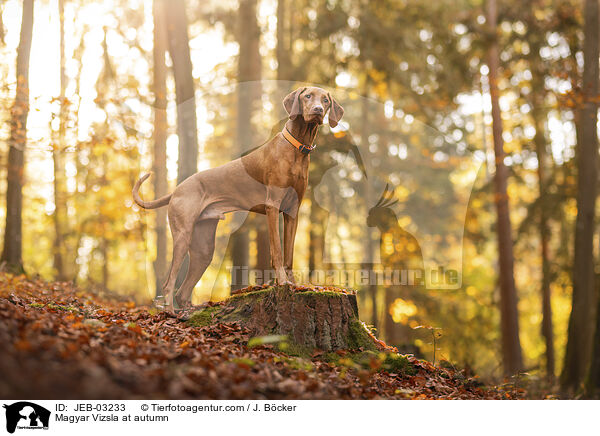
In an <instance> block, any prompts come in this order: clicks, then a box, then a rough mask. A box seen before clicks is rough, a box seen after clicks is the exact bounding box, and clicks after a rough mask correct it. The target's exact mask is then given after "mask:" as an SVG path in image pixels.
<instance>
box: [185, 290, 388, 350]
mask: <svg viewBox="0 0 600 436" xmlns="http://www.w3.org/2000/svg"><path fill="white" fill-rule="evenodd" d="M298 289H300V290H298ZM332 289H333V288H326V290H323V288H318V287H315V288H299V287H289V286H271V287H267V288H265V289H259V290H251V291H249V292H243V293H239V294H236V295H233V296H232V297H230V298H228V299H227V300H225V301H224V302H222V303H221V304H218V305H214V306H209V307H205V308H203V309H201V310H198V311H196V312H194V313H192V314H191V315H190V317H189V320H188V322H189V323H190V324H192V325H196V326H206V325H210V324H214V323H232V322H237V323H240V325H242V326H243V327H246V328H248V329H249V330H250V332H251V334H252V336H268V335H282V336H286V337H287V341H288V343H289V344H290V345H291V346H295V347H298V348H299V349H300V350H304V351H309V350H313V349H319V350H323V351H335V350H340V349H348V350H371V351H377V350H382V349H385V348H386V346H385V344H384V343H383V342H381V341H379V340H377V339H376V338H375V336H373V334H372V333H371V332H370V331H369V330H368V329H367V327H366V326H365V325H364V324H363V323H362V322H361V321H360V320H359V318H358V305H357V302H356V292H355V291H345V290H332Z"/></svg>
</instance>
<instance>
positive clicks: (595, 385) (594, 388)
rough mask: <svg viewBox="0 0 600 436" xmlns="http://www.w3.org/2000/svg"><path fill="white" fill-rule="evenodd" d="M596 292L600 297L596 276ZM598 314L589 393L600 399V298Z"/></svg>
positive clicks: (599, 287)
mask: <svg viewBox="0 0 600 436" xmlns="http://www.w3.org/2000/svg"><path fill="white" fill-rule="evenodd" d="M596 290H597V294H598V295H600V280H599V277H598V275H596ZM596 310H597V312H596V334H595V337H594V350H593V353H592V364H591V365H590V371H589V378H588V386H587V389H586V390H587V391H588V394H589V397H591V398H595V399H600V316H599V315H598V314H600V298H599V299H598V307H597V309H596Z"/></svg>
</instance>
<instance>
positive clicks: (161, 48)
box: [152, 0, 167, 295]
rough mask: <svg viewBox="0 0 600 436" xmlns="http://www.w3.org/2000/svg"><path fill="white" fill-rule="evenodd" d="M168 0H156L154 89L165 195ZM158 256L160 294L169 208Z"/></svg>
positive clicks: (160, 188)
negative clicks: (165, 8)
mask: <svg viewBox="0 0 600 436" xmlns="http://www.w3.org/2000/svg"><path fill="white" fill-rule="evenodd" d="M163 1H164V0H154V3H153V14H154V49H153V52H152V53H153V64H154V68H153V82H152V85H153V88H154V89H153V92H154V156H153V171H154V194H155V196H156V197H157V198H158V197H162V196H163V195H165V194H166V193H167V147H166V144H167V66H166V64H165V54H166V50H167V39H166V23H165V17H164V13H163V11H164V7H163V5H162V3H163ZM155 229H156V259H155V260H154V276H155V278H156V295H159V294H160V293H161V286H162V282H163V281H164V279H165V277H166V272H167V209H166V208H159V209H157V210H156V223H155Z"/></svg>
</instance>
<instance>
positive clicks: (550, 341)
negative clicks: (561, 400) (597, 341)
mask: <svg viewBox="0 0 600 436" xmlns="http://www.w3.org/2000/svg"><path fill="white" fill-rule="evenodd" d="M541 86H543V85H541ZM540 103H541V102H540ZM538 107H539V106H538ZM539 112H540V110H539V109H537V108H534V110H533V116H534V118H535V124H536V126H535V128H536V132H535V137H534V138H533V141H534V142H535V148H536V154H537V158H538V169H537V172H538V186H539V199H540V247H541V249H540V254H541V256H542V287H541V294H542V336H543V337H544V342H545V344H546V373H547V375H548V379H549V380H553V379H554V371H555V364H554V329H553V327H552V298H551V293H550V282H551V280H550V258H549V251H548V250H549V248H548V245H549V242H550V230H549V228H548V216H547V207H548V205H547V201H546V179H545V160H546V140H545V138H544V126H543V122H541V117H542V115H544V114H545V112H544V111H542V114H540V113H539Z"/></svg>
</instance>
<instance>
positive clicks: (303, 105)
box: [283, 86, 344, 127]
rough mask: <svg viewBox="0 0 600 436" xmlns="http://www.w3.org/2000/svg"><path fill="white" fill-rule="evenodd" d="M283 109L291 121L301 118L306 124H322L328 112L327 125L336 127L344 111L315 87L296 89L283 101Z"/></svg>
mask: <svg viewBox="0 0 600 436" xmlns="http://www.w3.org/2000/svg"><path fill="white" fill-rule="evenodd" d="M283 107H284V108H285V110H286V112H287V113H288V115H289V116H290V119H291V120H295V119H296V117H298V116H301V117H302V118H303V119H304V121H305V122H306V123H318V124H323V118H325V114H326V113H327V111H329V125H330V126H331V127H335V126H337V125H338V123H339V122H340V120H341V119H342V116H343V115H344V109H343V108H342V107H341V106H340V105H339V104H338V102H337V101H335V99H334V98H333V97H332V96H331V95H330V94H329V93H328V92H327V91H325V90H324V89H321V88H317V87H315V86H311V87H306V88H298V89H296V90H295V91H293V92H291V93H289V94H288V95H287V96H286V97H285V98H284V99H283Z"/></svg>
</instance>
